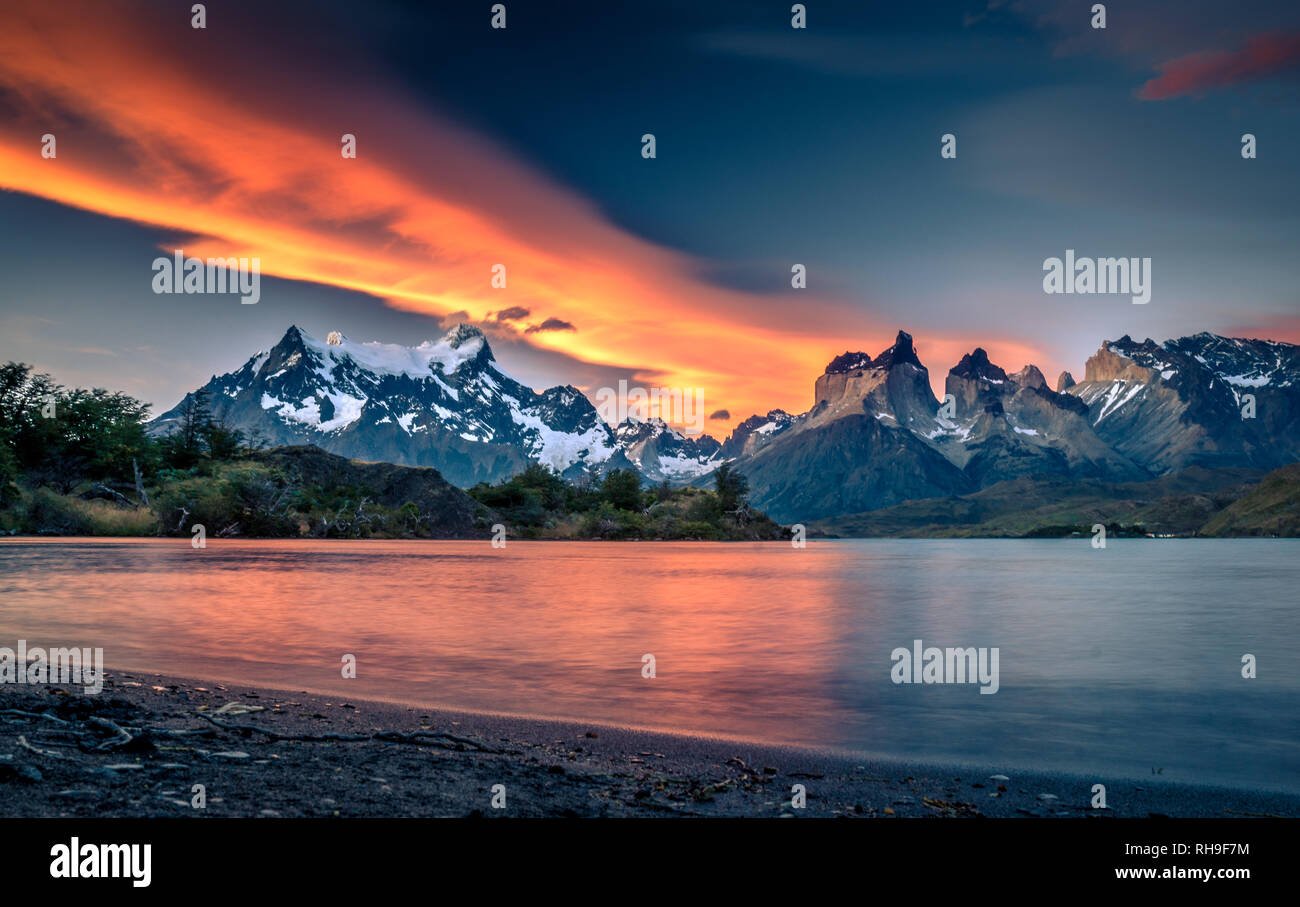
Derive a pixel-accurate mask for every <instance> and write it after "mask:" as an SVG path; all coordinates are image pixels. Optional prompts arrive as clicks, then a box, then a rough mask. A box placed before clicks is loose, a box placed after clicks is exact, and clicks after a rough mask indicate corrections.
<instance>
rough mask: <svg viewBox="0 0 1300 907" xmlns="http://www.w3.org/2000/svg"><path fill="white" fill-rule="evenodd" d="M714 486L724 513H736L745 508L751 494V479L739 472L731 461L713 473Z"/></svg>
mask: <svg viewBox="0 0 1300 907" xmlns="http://www.w3.org/2000/svg"><path fill="white" fill-rule="evenodd" d="M713 487H714V488H715V489H716V490H717V493H718V505H719V506H720V507H721V508H722V511H723V512H724V513H736V512H739V511H741V510H743V509H744V508H745V507H746V506H747V504H746V501H745V497H746V495H748V494H749V479H747V478H745V476H744V475H743V474H742V473H739V472H737V471H736V470H735V468H734V467H733V466H732V465H731V464H730V463H723V464H722V465H721V466H719V467H718V468H717V469H716V470H714V473H713Z"/></svg>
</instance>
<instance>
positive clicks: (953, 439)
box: [151, 325, 1300, 522]
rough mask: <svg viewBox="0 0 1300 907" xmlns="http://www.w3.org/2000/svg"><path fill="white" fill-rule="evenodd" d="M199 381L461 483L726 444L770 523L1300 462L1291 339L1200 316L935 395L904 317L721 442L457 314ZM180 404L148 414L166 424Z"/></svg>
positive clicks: (663, 467)
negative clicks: (505, 344) (450, 319)
mask: <svg viewBox="0 0 1300 907" xmlns="http://www.w3.org/2000/svg"><path fill="white" fill-rule="evenodd" d="M202 389H203V390H204V391H206V393H207V397H208V401H209V406H210V408H211V411H212V413H213V415H214V417H216V418H218V419H220V420H222V421H223V422H225V423H226V424H227V425H228V426H230V427H233V428H238V429H240V430H241V431H244V432H245V433H246V434H249V435H251V436H256V437H259V438H261V439H262V440H264V441H265V442H266V443H268V444H271V445H295V444H304V443H310V444H315V445H316V446H319V447H321V448H323V449H325V450H327V451H330V452H332V453H337V454H342V455H344V456H347V457H351V458H355V459H361V460H371V461H387V462H393V463H399V464H404V465H413V466H432V467H435V468H437V469H438V470H439V471H440V472H441V473H442V474H443V475H444V476H445V477H446V478H447V479H448V480H449V481H450V482H452V483H453V484H456V485H460V486H462V487H467V486H469V485H472V484H475V483H477V482H496V481H499V480H501V479H504V478H507V477H508V476H510V475H513V474H515V473H517V472H519V471H520V470H521V469H523V468H524V467H525V466H526V465H527V464H529V463H541V464H543V465H545V466H548V467H550V468H552V469H554V470H556V471H557V472H560V473H561V474H563V475H565V476H566V477H570V478H575V477H578V476H582V475H591V474H595V475H599V474H601V473H604V472H606V471H608V470H610V469H615V468H625V469H628V468H630V469H636V470H637V471H639V472H640V473H641V474H642V475H643V476H645V478H647V479H648V480H650V481H653V482H660V481H667V482H669V483H671V484H688V483H705V482H708V481H709V478H708V476H709V474H710V473H711V472H712V471H713V470H714V469H715V468H716V467H717V466H718V465H720V464H722V463H724V462H731V463H733V464H734V465H735V467H736V469H738V470H739V471H740V472H741V473H743V474H744V475H745V476H746V477H747V478H748V479H749V483H750V490H751V495H750V496H751V500H752V502H753V503H754V504H755V505H756V506H758V507H759V508H761V509H763V510H766V511H767V512H768V513H769V514H770V515H771V516H772V517H773V518H774V519H777V520H779V521H782V522H801V521H809V522H815V521H819V520H828V519H830V520H834V519H842V518H845V517H850V516H852V515H854V514H861V513H865V512H870V511H877V510H880V509H881V508H890V507H894V506H896V505H902V504H905V503H906V502H913V501H922V500H926V499H934V498H958V497H962V496H967V495H973V494H977V493H979V492H981V490H983V489H988V488H990V487H991V486H994V485H997V484H998V483H1002V482H1011V481H1016V480H1044V481H1053V482H1058V483H1059V482H1061V481H1075V482H1087V483H1093V484H1096V483H1103V484H1110V485H1114V486H1120V485H1123V486H1125V487H1134V483H1144V482H1149V481H1150V480H1154V479H1158V478H1160V477H1162V476H1166V475H1169V474H1173V473H1177V472H1179V471H1182V470H1188V469H1191V468H1202V469H1236V470H1241V469H1246V470H1258V471H1259V474H1261V475H1262V473H1263V471H1265V470H1269V469H1274V468H1277V467H1280V466H1284V465H1287V464H1290V463H1294V462H1297V461H1300V347H1298V346H1296V345H1294V344H1289V343H1281V342H1276V341H1268V340H1246V339H1233V338H1227V337H1221V336H1218V335H1215V334H1210V333H1200V334H1196V335H1193V336H1189V337H1182V338H1178V339H1176V340H1169V341H1166V342H1165V343H1156V342H1155V341H1152V340H1149V339H1148V340H1145V341H1142V342H1137V341H1134V340H1133V339H1131V338H1130V337H1127V336H1125V337H1121V338H1120V339H1118V340H1113V341H1105V342H1103V343H1102V344H1101V346H1100V348H1099V349H1098V351H1097V352H1096V353H1095V354H1093V356H1092V357H1090V358H1089V359H1088V361H1087V364H1086V365H1085V370H1084V377H1083V380H1082V381H1076V380H1075V379H1074V377H1073V376H1072V375H1070V374H1069V373H1068V372H1065V373H1062V374H1061V375H1060V376H1059V377H1058V379H1057V380H1056V382H1055V384H1054V385H1049V383H1048V381H1047V380H1046V378H1045V376H1044V375H1043V374H1042V373H1041V371H1040V370H1039V369H1038V368H1037V367H1035V366H1033V365H1028V366H1025V367H1024V368H1023V369H1021V370H1020V371H1018V372H1014V373H1008V372H1007V371H1005V370H1004V369H1003V368H1001V367H999V366H998V365H996V364H995V363H993V362H991V361H990V360H989V357H988V354H987V353H986V352H985V351H984V350H983V349H981V348H976V349H974V350H972V351H971V352H970V353H968V354H967V355H965V356H963V357H962V359H961V361H960V362H958V363H957V364H956V365H955V366H953V367H952V368H951V369H950V370H949V372H948V375H947V377H946V379H945V387H944V390H945V394H944V399H943V400H939V399H937V398H936V397H935V395H934V393H933V391H932V389H931V383H930V376H929V372H928V370H927V369H926V367H925V365H924V364H923V363H922V362H921V359H920V358H919V356H918V355H917V352H916V348H915V346H914V344H913V340H912V337H911V336H910V335H908V334H907V333H905V332H902V331H900V332H899V333H898V336H897V338H896V340H895V342H894V343H893V345H891V346H890V347H889V348H888V349H886V350H884V351H882V352H881V353H880V354H879V355H877V356H874V357H873V356H870V355H868V354H866V353H864V352H852V351H850V352H845V353H844V354H842V355H840V356H836V357H835V358H834V359H832V360H831V362H830V363H829V364H828V365H827V366H826V369H825V371H824V373H823V374H822V375H820V376H818V377H817V378H816V381H815V384H814V402H813V405H812V407H811V408H810V409H809V410H808V411H807V412H804V413H801V414H790V413H787V412H785V411H783V410H779V409H774V410H772V411H770V412H768V413H766V414H765V415H754V416H751V417H750V418H748V419H745V420H744V421H742V422H741V423H740V424H739V425H737V426H736V428H735V429H734V430H733V431H732V433H731V435H730V436H729V437H728V438H726V439H725V440H724V441H721V442H719V441H718V440H716V439H714V438H712V437H710V436H708V435H699V436H694V437H688V436H685V435H683V434H681V433H680V432H678V431H676V430H674V429H673V428H672V427H670V426H669V425H667V424H665V423H663V422H662V421H659V420H651V421H637V420H634V419H628V420H626V421H624V422H622V423H621V424H619V425H614V426H611V425H609V424H607V423H606V422H605V421H604V420H602V419H601V417H600V414H599V412H598V411H597V409H596V408H595V407H594V406H593V405H592V403H591V402H590V401H589V400H588V398H587V397H586V396H585V395H584V394H583V393H582V392H581V391H580V390H578V389H577V388H575V387H573V386H560V387H552V388H548V389H546V390H544V391H541V392H537V391H534V390H533V389H531V388H529V387H527V386H525V385H523V384H521V383H520V382H518V381H516V380H515V379H513V378H511V377H510V376H509V375H508V374H507V373H506V372H504V371H503V370H502V368H501V366H500V365H499V363H498V362H497V361H496V359H495V357H494V356H493V353H492V350H491V347H490V346H489V344H488V340H487V337H486V336H485V335H484V334H483V333H482V332H481V331H479V330H478V329H477V328H474V327H471V326H468V325H459V326H457V327H455V328H453V329H452V330H450V331H449V332H447V334H446V335H445V336H443V337H442V338H441V339H439V340H437V341H428V342H425V343H422V344H420V345H419V346H415V347H403V346H397V345H390V344H381V343H359V342H355V341H352V340H350V339H348V338H346V337H344V336H342V335H341V334H339V333H337V332H335V333H332V334H330V335H329V337H327V338H326V340H324V341H321V340H317V339H315V338H313V337H311V336H309V335H308V334H306V333H305V332H304V331H302V330H301V329H299V328H297V327H291V328H289V330H288V331H287V332H286V333H285V335H284V336H283V337H282V338H281V340H280V341H279V343H277V344H276V345H275V346H274V347H272V348H271V349H270V350H269V351H265V352H259V353H257V354H256V355H254V356H252V357H250V358H249V359H248V360H247V361H246V362H245V363H244V364H243V365H242V366H241V367H240V368H238V369H237V370H235V371H233V372H229V373H227V374H225V375H220V376H213V377H212V378H211V380H209V381H208V383H207V384H206V385H204V387H203V388H202ZM188 396H192V395H187V397H188ZM183 403H184V401H182V404H183ZM181 409H182V405H181V404H178V406H177V407H175V408H173V409H172V410H170V411H168V412H166V413H163V414H162V415H161V416H159V417H158V418H157V419H156V420H154V422H153V423H151V430H153V431H155V432H158V433H164V432H168V431H170V430H172V429H173V428H174V427H175V425H176V424H177V422H178V420H179V419H180V417H181Z"/></svg>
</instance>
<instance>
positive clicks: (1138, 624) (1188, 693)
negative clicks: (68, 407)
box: [0, 539, 1300, 791]
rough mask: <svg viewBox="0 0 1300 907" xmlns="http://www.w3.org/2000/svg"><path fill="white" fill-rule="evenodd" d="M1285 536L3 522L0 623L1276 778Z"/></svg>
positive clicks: (667, 719) (641, 706) (158, 652)
mask: <svg viewBox="0 0 1300 907" xmlns="http://www.w3.org/2000/svg"><path fill="white" fill-rule="evenodd" d="M1298 556H1300V544H1297V543H1296V542H1294V541H1285V540H1276V541H1274V540H1260V541H1253V540H1252V541H1210V540H1181V541H1180V540H1160V541H1146V540H1133V541H1125V540H1119V541H1112V542H1111V544H1110V546H1109V547H1108V548H1107V549H1105V550H1104V551H1098V550H1094V549H1092V548H1091V546H1090V545H1089V543H1088V540H1086V539H1085V540H1074V541H964V540H963V541H834V542H829V541H813V542H810V543H809V545H808V547H807V548H805V549H803V550H795V549H793V548H791V547H790V546H789V545H785V544H754V545H738V544H714V543H693V542H687V543H609V542H607V543H599V542H593V543H544V542H537V543H527V542H510V543H509V546H508V548H506V549H504V550H496V549H493V548H491V547H490V546H489V545H488V544H487V543H486V542H340V541H321V542H313V541H224V540H214V541H210V542H209V546H208V548H207V549H206V550H203V551H196V550H194V549H192V548H191V547H190V544H189V542H188V540H183V539H182V540H130V541H87V540H73V541H65V540H23V539H11V540H4V541H0V645H7V646H11V647H12V646H14V645H15V644H16V641H17V639H19V638H23V639H26V640H28V643H29V645H85V646H92V647H93V646H101V647H103V649H104V652H105V661H106V662H107V663H108V664H109V665H110V666H113V667H118V668H123V669H129V670H139V671H158V672H163V673H170V674H176V675H181V676H190V677H197V678H202V679H206V680H222V681H228V682H232V683H243V684H249V685H260V686H268V687H280V688H285V689H291V690H300V689H301V690H311V691H314V692H327V693H339V694H342V695H347V696H349V697H352V698H376V699H387V700H393V701H400V702H408V703H419V704H424V705H430V706H433V705H442V706H447V707H453V708H460V709H466V710H487V711H496V712H508V713H518V714H525V715H536V716H547V717H556V718H573V719H580V720H589V721H602V722H614V723H618V724H627V725H634V726H643V727H651V728H661V729H666V730H673V731H685V732H692V733H699V734H707V735H721V736H738V737H747V738H754V739H759V740H763V741H768V742H776V743H792V744H803V745H814V746H831V747H842V748H849V749H854V750H861V751H865V752H868V753H875V754H879V755H886V756H902V757H914V758H917V759H921V760H925V761H960V762H975V763H981V764H993V765H998V766H1005V767H1007V768H1008V769H1009V768H1014V767H1034V768H1056V769H1062V770H1066V771H1073V772H1079V773H1083V774H1087V775H1095V776H1097V777H1098V778H1099V780H1104V779H1105V777H1107V776H1114V775H1125V776H1144V777H1150V776H1151V772H1152V769H1153V768H1160V769H1163V771H1162V773H1161V774H1162V776H1163V777H1164V778H1165V779H1168V780H1180V781H1192V782H1205V783H1226V784H1231V785H1238V786H1244V787H1252V788H1272V789H1282V790H1290V791H1300V654H1298V653H1300V615H1298V613H1297V607H1296V606H1297V601H1298V599H1300V596H1298V594H1297V590H1298V589H1300V557H1298ZM917 638H920V639H922V640H924V641H925V644H926V645H936V646H963V647H964V646H988V647H993V646H996V647H998V649H999V650H1000V674H1001V676H1000V682H1001V689H1000V691H999V692H998V693H997V694H996V695H980V694H979V691H978V687H977V686H975V685H965V686H962V685H947V686H937V685H895V684H893V683H892V682H891V681H890V667H891V661H890V653H891V652H892V650H893V649H894V648H895V647H899V646H904V647H910V646H911V643H912V640H914V639H917ZM1247 652H1249V653H1251V654H1254V655H1255V656H1256V657H1257V658H1258V660H1259V676H1258V677H1257V678H1256V679H1254V680H1243V679H1242V677H1241V673H1240V660H1241V656H1242V655H1243V654H1244V653H1247ZM343 653H354V654H356V656H357V659H358V677H357V679H356V680H343V679H342V678H341V677H340V671H339V666H340V658H341V656H342V654H343ZM646 653H651V654H653V655H654V656H655V659H656V662H657V673H658V676H657V677H656V678H655V679H653V680H646V679H643V678H642V676H641V659H642V656H643V655H644V654H646Z"/></svg>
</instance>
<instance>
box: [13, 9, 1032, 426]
mask: <svg viewBox="0 0 1300 907" xmlns="http://www.w3.org/2000/svg"><path fill="white" fill-rule="evenodd" d="M133 10H134V12H133V14H129V15H127V14H123V11H122V9H120V8H119V9H115V10H113V11H111V12H110V10H108V9H107V8H105V7H104V6H102V5H100V4H94V3H88V4H73V5H68V4H62V5H60V7H59V9H58V10H57V11H56V10H55V9H54V8H53V7H52V6H51V5H49V4H46V3H42V2H31V3H23V4H18V6H17V7H16V8H14V9H11V10H10V11H9V12H8V13H7V14H6V19H7V26H8V27H6V28H5V29H4V30H3V32H0V88H2V89H3V90H4V92H5V94H6V96H7V97H8V98H9V99H10V103H11V105H13V106H14V107H15V110H14V111H12V113H13V114H14V115H12V116H9V117H6V118H5V120H4V126H3V132H2V133H0V185H2V186H3V187H4V188H6V189H11V190H15V191H18V192H23V193H29V194H32V195H36V196H39V197H42V198H45V199H50V200H53V201H56V202H59V203H61V204H65V205H69V206H74V207H77V208H81V209H85V210H88V211H92V212H96V213H99V214H102V215H107V216H109V217H113V218H125V219H129V220H131V221H136V222H139V223H143V224H148V225H152V226H156V227H161V228H164V229H166V230H170V231H174V234H175V247H176V248H180V247H182V246H183V248H184V249H185V251H186V253H187V254H190V255H197V256H200V257H206V256H213V257H226V256H248V257H257V258H259V259H260V261H261V267H262V271H263V274H265V275H269V276H276V277H282V278H290V279H294V280H301V281H308V282H313V283H318V284H323V285H329V286H334V287H340V288H345V289H348V290H354V291H360V292H363V293H367V294H371V295H373V296H375V297H378V298H380V299H382V300H384V301H385V302H387V303H388V304H389V305H391V306H394V307H397V308H401V309H407V310H412V311H417V312H423V313H428V314H431V315H436V316H445V315H447V314H449V313H453V312H465V313H468V315H469V316H470V317H471V318H473V319H475V320H487V319H490V318H495V321H496V322H497V323H498V324H500V325H501V329H503V330H511V329H512V330H515V331H516V332H518V333H519V334H520V335H521V336H522V337H526V338H527V342H529V343H532V344H535V345H537V346H540V347H544V348H547V349H552V350H557V351H560V352H563V353H564V354H566V355H569V356H572V357H574V358H576V359H579V360H582V361H585V362H595V363H602V364H612V365H616V366H618V367H623V368H628V369H631V370H633V371H634V372H635V373H636V374H637V376H638V378H639V379H640V380H643V381H645V382H647V383H653V384H660V385H664V386H680V387H700V388H703V389H704V392H705V394H706V397H707V399H709V400H711V401H714V402H716V403H717V404H722V405H724V406H725V407H726V409H727V410H729V411H730V413H731V414H733V415H734V417H735V419H737V420H738V419H740V418H744V417H745V416H746V415H748V414H749V413H751V412H765V411H766V410H767V409H769V408H772V407H777V406H780V407H784V408H787V409H790V410H792V411H799V410H801V409H803V408H806V406H807V405H808V403H809V402H810V400H809V392H810V389H811V384H812V380H813V378H814V377H815V375H816V374H818V373H819V372H820V371H821V369H822V368H823V367H824V366H825V364H826V362H827V361H828V360H829V358H830V357H831V356H833V355H835V354H836V353H839V352H842V351H843V350H844V349H846V348H855V349H856V348H859V347H866V348H867V349H868V350H869V351H870V352H872V353H873V354H874V353H875V352H879V350H880V349H882V348H884V347H885V346H886V345H888V343H889V341H890V339H891V338H892V335H893V332H894V330H896V329H897V328H898V327H907V328H908V329H910V330H912V331H913V332H914V333H917V334H918V342H919V345H920V346H921V348H922V350H923V351H924V350H926V349H929V350H931V351H932V352H937V353H938V354H939V355H938V358H931V359H930V360H929V362H928V364H929V365H930V367H931V370H932V371H933V372H935V385H936V387H941V386H942V380H943V375H944V374H945V373H946V370H947V366H948V365H950V364H951V363H952V362H955V361H956V360H957V359H958V358H959V357H960V355H961V354H962V353H963V352H965V351H968V350H969V348H970V345H971V344H970V343H969V342H966V341H960V340H957V339H950V340H949V339H944V338H942V337H935V336H933V335H928V334H927V335H922V334H921V333H920V332H918V331H916V329H915V328H914V327H912V326H909V325H896V324H888V323H874V322H873V321H872V320H871V319H869V318H868V317H867V316H865V315H864V314H863V312H862V310H861V309H855V308H853V307H851V306H848V305H846V304H845V303H844V302H843V301H842V300H837V299H834V298H829V297H826V296H819V295H818V293H817V291H816V290H815V289H809V290H805V291H793V290H790V289H789V287H788V282H787V283H786V285H785V290H784V292H782V288H781V286H780V284H779V283H778V285H777V286H775V287H773V291H769V292H767V293H763V294H759V293H754V292H746V291H741V290H736V289H729V288H724V287H721V286H718V285H716V284H712V283H709V282H708V281H707V280H705V279H704V277H703V276H702V272H703V270H704V267H703V263H702V262H700V261H697V260H695V259H693V258H692V257H691V256H689V255H686V254H683V253H680V252H677V251H673V250H668V249H665V248H662V247H659V246H656V245H654V244H652V243H649V242H646V241H644V240H642V239H640V238H638V237H636V236H633V235H631V234H629V233H627V232H626V231H624V230H621V229H619V228H618V227H616V226H614V225H613V224H611V223H610V222H609V221H608V220H607V219H606V218H604V217H603V216H602V215H601V213H600V212H599V211H598V210H597V209H596V208H595V206H594V205H593V204H591V203H590V202H589V201H587V200H585V199H584V198H582V197H580V196H578V195H576V194H574V193H572V192H569V191H567V190H565V189H563V188H561V187H559V186H557V185H556V184H555V183H554V182H552V181H550V180H548V179H547V178H545V177H544V176H542V175H541V174H539V173H537V172H534V171H533V170H531V169H530V168H529V167H527V166H526V165H524V164H523V163H521V162H520V161H518V160H516V159H514V158H512V157H511V156H509V155H508V154H506V153H504V152H503V151H501V150H499V149H497V148H495V147H494V146H493V145H492V144H490V143H489V142H487V141H485V140H483V139H482V138H480V137H478V136H476V135H475V134H473V133H472V132H470V131H467V130H465V129H464V128H462V127H459V126H457V125H456V124H454V123H453V122H451V121H450V120H449V119H447V118H446V117H443V116H440V115H437V114H434V113H431V112H429V111H428V110H427V109H425V108H417V106H416V105H415V104H413V103H410V102H409V100H408V99H407V98H406V97H405V96H404V93H403V92H402V90H400V88H398V87H396V86H394V85H392V84H388V83H387V82H385V81H384V79H383V76H382V75H380V74H377V73H372V72H369V71H358V69H357V68H356V67H357V66H365V65H366V64H365V62H364V61H359V62H355V66H354V65H353V64H354V61H351V60H344V61H343V62H342V63H340V64H339V65H338V66H337V67H335V68H334V69H329V68H326V69H321V68H320V67H319V65H315V64H313V63H311V62H303V63H302V64H301V65H298V64H297V61H293V62H292V63H291V62H290V58H289V54H290V53H292V49H290V48H279V49H274V52H271V50H270V49H268V48H265V47H262V46H255V45H249V44H247V43H246V42H245V40H244V39H245V37H246V36H244V35H243V34H241V35H240V40H239V41H234V40H231V39H232V34H231V32H232V30H233V26H231V25H226V26H224V27H223V24H222V20H221V17H220V15H218V14H217V11H216V8H214V11H213V14H212V15H211V17H210V23H209V27H208V28H207V29H206V30H194V29H191V28H190V27H189V21H188V18H180V17H173V18H168V19H166V20H165V21H164V17H163V16H162V15H161V14H160V12H159V9H158V7H156V6H147V5H144V4H139V5H136V6H134V7H133ZM187 15H188V14H187ZM272 88H273V91H272V90H270V89H272ZM46 133H50V134H53V135H55V136H56V138H57V142H58V146H57V147H58V156H57V158H56V159H54V160H46V159H43V158H42V157H41V155H40V153H39V150H40V138H41V136H42V135H44V134H46ZM345 133H350V134H353V135H355V136H356V140H357V148H358V156H357V158H356V159H344V158H343V157H342V156H341V155H340V150H339V149H340V137H341V136H342V135H343V134H345ZM638 140H639V136H630V137H629V149H628V153H629V154H630V155H638V153H639V145H638ZM640 163H642V164H643V165H644V166H645V167H646V168H653V167H654V166H655V164H656V161H653V160H651V161H641V162H640ZM497 263H500V264H504V265H505V266H506V269H507V278H508V279H507V288H506V289H504V290H501V289H494V288H493V287H492V286H491V283H490V281H491V269H492V267H493V265H495V264H497ZM141 268H142V269H147V268H148V263H147V262H142V263H141ZM771 271H772V273H773V274H774V275H776V277H775V280H777V281H779V280H780V279H781V278H780V274H781V273H786V274H787V275H788V273H789V264H788V263H776V264H774V265H773V267H772V269H771ZM786 279H787V281H788V277H787V278H786ZM813 282H814V283H815V279H814V281H813ZM262 304H263V305H266V304H272V305H273V304H274V301H273V300H264V302H263V303H262ZM524 311H527V312H528V317H526V318H525V317H523V316H522V315H520V314H519V313H521V312H524ZM418 339H421V338H412V340H413V341H414V340H418ZM990 339H992V338H990ZM978 342H983V343H984V345H986V346H988V345H989V342H988V341H978ZM992 346H993V350H992V351H993V352H994V353H995V355H1000V356H1001V357H1002V359H1003V361H1006V362H1008V363H1013V362H1015V363H1018V362H1020V361H1022V360H1023V361H1028V360H1029V359H1031V358H1034V356H1035V353H1036V351H1035V350H1033V349H1026V348H1023V347H1016V346H1014V345H1013V344H1007V345H1004V346H1003V347H1002V348H998V345H997V342H996V341H994V342H993V344H992ZM725 427H726V426H725V424H722V425H716V426H713V428H714V430H722V429H725Z"/></svg>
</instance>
